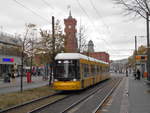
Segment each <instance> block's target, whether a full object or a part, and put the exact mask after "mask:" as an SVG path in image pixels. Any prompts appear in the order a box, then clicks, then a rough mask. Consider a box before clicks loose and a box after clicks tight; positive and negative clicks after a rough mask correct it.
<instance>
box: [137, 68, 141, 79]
mask: <svg viewBox="0 0 150 113" xmlns="http://www.w3.org/2000/svg"><path fill="white" fill-rule="evenodd" d="M136 73H137V79H138V80H140V77H141V72H140V70H139V69H137V72H136Z"/></svg>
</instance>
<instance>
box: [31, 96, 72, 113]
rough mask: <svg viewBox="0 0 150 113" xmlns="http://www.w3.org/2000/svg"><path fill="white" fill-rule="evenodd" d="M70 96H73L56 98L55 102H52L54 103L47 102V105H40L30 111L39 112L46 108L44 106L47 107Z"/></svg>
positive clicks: (32, 112)
mask: <svg viewBox="0 0 150 113" xmlns="http://www.w3.org/2000/svg"><path fill="white" fill-rule="evenodd" d="M70 96H71V95H68V96H65V97H63V98H61V99H58V100H56V101H54V102H52V103H49V104H45V105H43V106H41V107H38V108H36V109H34V110H32V111H29V112H28V113H36V112H38V111H41V110H42V109H44V108H46V107H48V106H50V105H52V104H55V103H57V102H59V101H62V100H64V99H66V98H68V97H70Z"/></svg>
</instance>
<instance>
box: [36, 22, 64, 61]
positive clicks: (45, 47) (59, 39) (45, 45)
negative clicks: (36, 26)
mask: <svg viewBox="0 0 150 113" xmlns="http://www.w3.org/2000/svg"><path fill="white" fill-rule="evenodd" d="M40 34H41V36H42V39H41V41H40V43H41V49H39V50H38V51H39V52H40V53H45V54H47V57H48V58H47V59H48V62H47V63H51V62H52V60H53V59H54V58H53V56H55V55H56V54H57V53H60V52H63V51H64V35H63V33H62V28H61V26H60V21H59V20H57V21H56V23H55V37H54V38H55V42H54V44H53V37H52V34H51V32H49V31H44V30H41V32H40ZM53 45H54V46H55V52H54V53H53ZM53 54H54V55H53Z"/></svg>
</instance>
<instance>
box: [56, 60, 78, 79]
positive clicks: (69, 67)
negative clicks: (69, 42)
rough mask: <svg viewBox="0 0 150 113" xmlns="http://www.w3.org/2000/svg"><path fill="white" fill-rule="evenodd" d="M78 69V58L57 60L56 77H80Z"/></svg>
mask: <svg viewBox="0 0 150 113" xmlns="http://www.w3.org/2000/svg"><path fill="white" fill-rule="evenodd" d="M77 70H78V63H77V60H57V61H56V68H55V75H54V78H57V79H66V80H70V79H74V78H78V77H77Z"/></svg>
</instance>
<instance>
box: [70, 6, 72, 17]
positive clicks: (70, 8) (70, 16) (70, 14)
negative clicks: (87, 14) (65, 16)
mask: <svg viewBox="0 0 150 113" xmlns="http://www.w3.org/2000/svg"><path fill="white" fill-rule="evenodd" d="M69 18H72V15H71V8H70V10H69Z"/></svg>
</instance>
